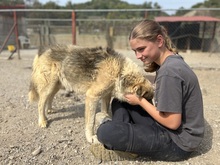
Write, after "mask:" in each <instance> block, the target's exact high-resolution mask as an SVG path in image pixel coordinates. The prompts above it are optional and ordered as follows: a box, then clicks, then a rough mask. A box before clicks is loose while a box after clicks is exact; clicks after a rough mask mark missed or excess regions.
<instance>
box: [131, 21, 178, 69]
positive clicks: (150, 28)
mask: <svg viewBox="0 0 220 165" xmlns="http://www.w3.org/2000/svg"><path fill="white" fill-rule="evenodd" d="M158 35H162V36H163V37H164V41H165V46H166V48H167V49H168V50H170V51H172V52H173V53H176V54H177V53H178V52H177V49H176V48H175V46H174V45H173V43H172V41H171V39H170V37H169V36H168V34H167V31H166V29H165V28H164V27H163V26H161V25H160V24H159V23H157V22H156V21H153V20H148V19H146V20H143V21H141V22H140V23H138V24H137V25H136V26H135V27H134V28H133V29H132V31H131V33H130V35H129V40H131V39H137V38H138V39H142V40H148V41H152V42H154V41H156V39H157V36H158ZM158 68H159V65H157V64H156V63H155V62H152V63H151V64H149V65H146V66H145V71H146V72H154V71H156V70H157V69H158Z"/></svg>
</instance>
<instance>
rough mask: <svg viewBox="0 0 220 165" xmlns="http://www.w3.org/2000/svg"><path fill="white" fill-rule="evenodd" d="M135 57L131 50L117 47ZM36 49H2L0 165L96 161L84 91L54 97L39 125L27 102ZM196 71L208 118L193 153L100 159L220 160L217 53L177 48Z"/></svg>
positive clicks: (64, 164) (33, 108) (142, 161)
mask: <svg viewBox="0 0 220 165" xmlns="http://www.w3.org/2000/svg"><path fill="white" fill-rule="evenodd" d="M118 51H119V52H121V53H122V54H124V55H127V56H129V57H131V58H134V55H133V53H132V52H131V51H128V50H118ZM36 52H37V50H35V49H32V50H21V51H20V53H21V58H22V59H21V60H18V59H17V55H16V54H15V55H14V59H13V60H8V59H7V58H8V57H9V55H10V53H9V52H8V51H3V52H2V53H1V54H0V112H1V113H0V114H1V115H0V133H1V134H0V140H1V142H0V164H1V165H14V164H15V165H28V164H31V165H68V164H69V165H73V164H79V165H81V164H85V165H88V164H91V165H93V164H99V163H100V162H99V161H98V160H97V159H95V158H94V157H93V155H92V154H91V153H90V151H89V149H88V148H89V143H87V141H86V139H85V134H84V110H83V109H84V100H83V96H75V95H72V96H71V97H66V96H64V91H60V92H59V93H58V94H57V95H56V97H55V100H54V104H53V105H54V108H55V109H57V112H56V113H53V114H51V115H49V116H48V118H49V127H48V128H46V129H42V128H39V127H38V124H37V121H38V113H37V104H33V105H29V103H28V96H27V94H28V88H29V80H30V74H31V66H32V61H33V58H34V55H35V54H36ZM180 54H182V55H183V57H184V58H185V60H186V62H187V63H188V64H189V65H190V66H191V67H192V68H193V70H194V71H195V73H196V74H197V76H198V78H199V81H200V86H201V89H202V92H203V99H204V112H205V120H206V132H205V138H204V140H203V142H202V144H201V145H200V147H199V148H198V150H197V151H196V152H195V153H194V154H193V155H192V157H191V158H190V159H188V160H186V161H182V162H176V163H175V162H161V161H160V162H159V161H157V162H155V161H150V160H148V159H146V158H138V159H137V160H134V161H119V162H103V163H102V164H124V165H129V164H135V165H139V164H153V165H158V164H161V165H162V164H169V165H174V164H183V165H189V164H192V165H194V164H196V165H197V164H198V165H207V164H208V165H215V164H219V155H220V54H211V55H210V54H207V53H206V54H205V53H188V54H186V53H180Z"/></svg>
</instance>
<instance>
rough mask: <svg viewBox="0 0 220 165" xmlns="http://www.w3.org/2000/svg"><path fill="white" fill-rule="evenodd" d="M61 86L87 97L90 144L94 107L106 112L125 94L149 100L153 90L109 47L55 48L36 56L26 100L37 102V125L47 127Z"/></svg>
mask: <svg viewBox="0 0 220 165" xmlns="http://www.w3.org/2000/svg"><path fill="white" fill-rule="evenodd" d="M62 87H64V88H65V89H66V90H67V91H74V92H76V93H82V94H85V95H86V99H85V132H86V138H87V141H88V142H93V140H95V139H94V138H95V137H94V136H93V135H94V132H93V129H94V120H95V112H96V108H97V104H98V102H99V100H102V106H101V111H102V112H105V113H108V112H107V111H108V107H109V104H110V99H111V97H115V98H118V99H119V100H122V101H126V100H125V98H124V94H126V93H136V94H137V95H138V96H143V97H145V98H146V99H148V100H151V99H152V97H153V88H152V85H151V83H150V81H149V80H147V79H146V77H145V76H144V73H143V72H142V71H141V70H140V68H139V67H138V66H137V65H136V64H135V63H134V62H133V61H132V60H130V59H128V58H126V57H124V56H122V55H120V54H119V53H117V52H115V51H114V50H112V49H110V48H106V49H104V48H102V47H96V48H83V47H78V46H74V45H56V46H52V47H50V48H49V49H47V50H45V51H44V52H42V53H38V55H36V57H35V59H34V62H33V72H32V75H31V83H30V91H29V100H30V102H33V101H37V100H38V113H39V121H38V122H39V126H40V127H46V126H47V119H46V115H45V114H46V111H49V110H51V109H52V101H53V98H54V95H55V94H56V93H57V92H58V91H59V89H61V88H62Z"/></svg>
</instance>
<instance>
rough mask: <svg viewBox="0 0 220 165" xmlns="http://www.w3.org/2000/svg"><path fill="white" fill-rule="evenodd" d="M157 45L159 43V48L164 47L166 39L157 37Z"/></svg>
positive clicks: (160, 36)
mask: <svg viewBox="0 0 220 165" xmlns="http://www.w3.org/2000/svg"><path fill="white" fill-rule="evenodd" d="M157 43H158V47H162V46H163V44H164V37H163V36H162V35H161V34H159V35H158V36H157Z"/></svg>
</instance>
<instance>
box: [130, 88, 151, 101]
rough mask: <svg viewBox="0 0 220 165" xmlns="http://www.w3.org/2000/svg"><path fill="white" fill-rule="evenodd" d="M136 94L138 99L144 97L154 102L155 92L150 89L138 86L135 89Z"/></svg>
mask: <svg viewBox="0 0 220 165" xmlns="http://www.w3.org/2000/svg"><path fill="white" fill-rule="evenodd" d="M134 91H135V94H136V95H137V96H138V97H144V98H145V99H147V100H148V101H149V100H152V98H153V92H152V91H151V90H149V89H148V88H146V87H144V86H142V85H141V84H138V85H136V86H135V87H134Z"/></svg>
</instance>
